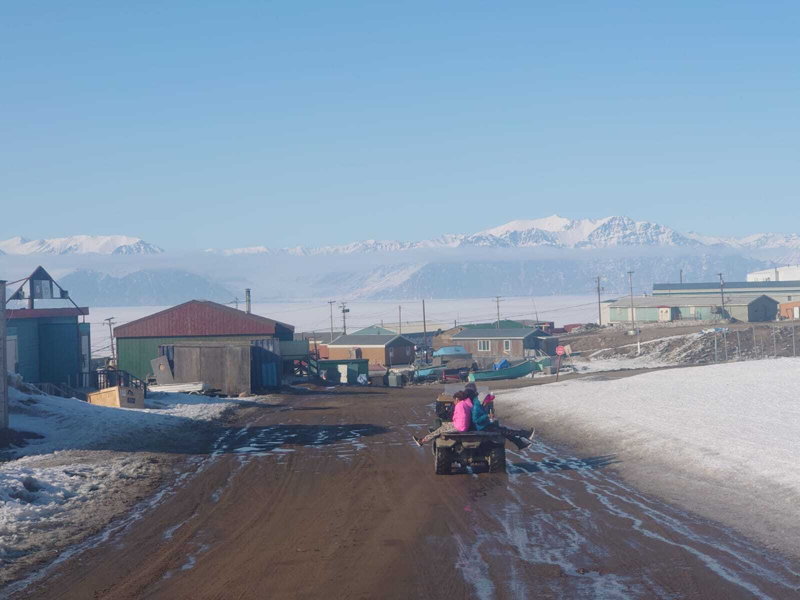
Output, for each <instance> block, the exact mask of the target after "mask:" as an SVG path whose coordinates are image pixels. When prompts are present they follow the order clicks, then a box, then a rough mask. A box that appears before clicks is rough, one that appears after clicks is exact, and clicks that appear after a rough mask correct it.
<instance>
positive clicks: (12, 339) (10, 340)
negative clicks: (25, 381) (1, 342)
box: [6, 335, 17, 373]
mask: <svg viewBox="0 0 800 600" xmlns="http://www.w3.org/2000/svg"><path fill="white" fill-rule="evenodd" d="M6 370H7V371H8V372H9V373H16V372H17V336H15V335H10V336H8V337H7V338H6Z"/></svg>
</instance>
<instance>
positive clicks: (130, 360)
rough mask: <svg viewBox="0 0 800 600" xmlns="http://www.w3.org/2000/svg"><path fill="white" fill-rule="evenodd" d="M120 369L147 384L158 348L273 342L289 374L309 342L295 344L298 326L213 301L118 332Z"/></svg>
mask: <svg viewBox="0 0 800 600" xmlns="http://www.w3.org/2000/svg"><path fill="white" fill-rule="evenodd" d="M114 337H115V338H116V344H117V367H118V368H119V369H121V370H123V371H127V372H128V373H131V374H132V375H135V376H136V377H138V378H139V379H142V380H145V379H146V378H147V377H148V375H151V374H152V373H153V369H152V366H151V364H150V361H151V360H153V359H154V358H157V357H158V356H159V350H158V349H159V346H169V345H176V344H177V345H179V344H183V343H191V344H195V345H197V344H203V343H208V344H216V345H219V344H225V343H231V344H242V343H247V342H255V341H257V340H263V339H270V338H275V339H278V340H280V341H281V347H282V352H281V356H282V358H283V359H284V362H285V363H287V364H285V365H284V368H285V370H291V367H292V365H291V364H288V363H291V362H293V361H295V360H299V359H300V358H301V356H302V357H303V358H306V359H307V358H308V342H307V341H305V340H303V341H300V342H293V340H292V338H293V337H294V327H293V326H292V325H287V324H286V323H281V322H280V321H275V320H274V319H268V318H266V317H261V316H258V315H254V314H252V313H248V312H245V311H242V310H237V309H235V308H231V307H230V306H224V305H222V304H217V303H216V302H210V301H207V300H190V301H189V302H185V303H183V304H179V305H178V306H173V307H172V308H168V309H166V310H162V311H161V312H158V313H155V314H152V315H149V316H146V317H142V318H141V319H137V320H136V321H131V322H130V323H126V324H124V325H120V326H118V327H116V328H114Z"/></svg>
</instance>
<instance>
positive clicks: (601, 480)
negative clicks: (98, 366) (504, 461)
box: [22, 388, 800, 600]
mask: <svg viewBox="0 0 800 600" xmlns="http://www.w3.org/2000/svg"><path fill="white" fill-rule="evenodd" d="M431 396H433V394H432V393H431V391H430V389H424V388H423V389H419V388H417V389H413V388H412V389H407V390H391V391H387V392H385V393H380V394H374V395H369V396H364V395H359V394H358V393H355V392H354V393H353V394H341V395H338V396H337V397H335V398H331V397H319V396H317V397H314V396H311V397H299V398H298V397H295V398H288V399H287V405H288V406H289V407H288V408H285V409H283V410H274V409H272V410H270V409H269V407H267V406H264V407H261V408H260V409H259V411H258V412H257V413H256V414H254V415H249V416H247V415H245V416H243V417H242V419H241V420H240V421H239V423H238V424H236V425H234V426H231V427H229V428H228V429H227V430H226V431H223V432H221V433H220V436H218V438H217V440H216V442H215V444H214V446H213V448H212V449H211V450H210V452H209V455H208V456H207V457H204V458H203V459H202V460H205V461H207V462H208V464H207V466H206V467H204V468H199V467H198V468H196V469H195V467H196V466H197V465H195V464H191V465H190V467H191V468H192V469H194V471H193V472H192V473H190V474H188V475H186V479H185V483H184V484H182V485H181V486H180V489H177V490H176V491H175V493H173V494H171V495H170V496H169V497H167V498H164V500H163V501H162V502H160V503H159V504H158V505H157V506H154V507H153V509H152V510H148V511H147V512H146V514H143V515H142V517H144V518H139V519H138V520H137V521H136V524H135V526H134V524H133V523H131V525H130V526H128V527H126V528H124V529H121V530H119V531H118V532H116V533H114V534H113V535H110V536H109V538H108V539H107V541H108V543H106V544H104V543H102V541H101V542H98V544H96V545H95V546H93V547H92V548H87V549H85V550H84V551H83V552H82V554H81V556H80V559H79V560H75V558H76V556H77V555H78V551H76V553H75V554H73V555H72V556H71V558H72V560H66V559H65V560H64V561H63V562H62V563H61V564H60V565H59V566H58V567H56V568H53V569H52V570H51V571H49V574H50V575H51V576H50V577H48V578H47V579H45V580H42V581H40V582H39V583H40V585H39V586H31V588H30V589H28V590H25V592H23V596H22V597H26V598H37V599H39V598H42V599H46V598H59V599H62V598H81V599H82V598H86V597H96V598H114V599H120V600H126V599H134V598H135V599H137V600H139V599H140V598H141V599H144V598H148V599H149V598H169V599H170V600H171V599H172V598H193V599H195V598H197V599H198V600H200V599H205V598H214V599H215V600H218V599H220V598H227V597H237V598H244V599H259V600H260V599H261V598H300V599H305V598H309V599H311V598H314V599H316V598H320V597H326V598H330V599H331V600H335V599H337V598H347V599H348V600H353V599H358V598H388V599H394V598H398V599H400V598H402V599H403V600H407V599H408V598H441V597H448V598H479V599H481V600H486V599H494V598H497V599H506V598H509V599H518V598H554V599H563V600H572V599H573V598H574V599H579V600H580V599H584V598H593V599H594V598H612V599H613V598H620V599H622V598H624V599H625V600H628V599H632V598H648V599H650V598H669V599H683V598H704V599H705V598H710V599H714V598H720V599H723V598H724V599H725V600H728V599H737V598H754V597H755V598H777V599H782V598H794V597H797V594H798V586H800V579H799V578H798V572H797V567H796V564H793V563H790V562H789V561H788V560H786V559H782V558H780V557H777V556H775V555H773V554H770V553H768V552H767V551H765V550H764V549H762V548H759V547H758V546H756V545H754V544H752V543H750V542H749V541H748V540H746V539H744V538H743V537H742V536H739V535H738V534H736V533H735V532H733V531H731V530H729V529H726V528H724V527H721V526H719V525H717V524H715V523H711V522H708V521H706V520H703V519H701V518H699V517H696V516H693V515H691V514H689V513H686V512H683V511H681V510H678V509H675V508H673V507H671V506H670V505H667V504H665V503H662V502H660V501H659V500H657V499H654V498H651V497H648V496H647V495H645V494H642V493H640V492H638V491H637V490H636V489H634V488H632V487H630V486H628V485H626V484H625V483H624V482H623V481H621V480H619V479H618V478H617V477H616V475H615V474H614V473H613V472H610V471H609V470H607V467H609V466H611V465H612V464H613V462H614V458H613V457H612V456H597V457H588V458H575V457H571V456H569V455H568V454H565V453H564V452H561V451H559V450H557V449H556V448H554V447H551V446H549V445H546V444H543V443H538V442H537V443H536V444H535V445H534V447H533V449H532V450H528V451H525V452H523V453H516V452H509V455H508V473H507V474H489V473H481V472H479V471H476V472H470V473H466V474H463V475H452V476H437V475H435V474H434V473H433V456H432V454H431V449H430V447H426V448H425V449H424V450H422V449H420V448H418V447H416V445H415V444H414V443H413V441H412V440H411V434H412V433H414V434H418V433H421V432H423V431H425V430H426V428H427V423H428V422H429V421H430V419H431V416H432V406H431V404H430V402H429V400H430V398H431ZM287 450H289V451H287ZM198 464H199V463H198ZM195 475H197V476H195ZM176 483H177V482H176ZM130 556H136V557H137V560H138V561H140V562H138V563H137V564H134V565H128V564H125V561H126V558H127V557H130Z"/></svg>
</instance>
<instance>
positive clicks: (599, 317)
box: [594, 275, 603, 327]
mask: <svg viewBox="0 0 800 600" xmlns="http://www.w3.org/2000/svg"><path fill="white" fill-rule="evenodd" d="M594 279H595V281H596V282H597V324H598V325H599V326H600V327H602V326H603V311H602V309H601V305H600V291H601V290H602V289H603V288H601V287H600V276H599V275H598V276H597V277H595V278H594Z"/></svg>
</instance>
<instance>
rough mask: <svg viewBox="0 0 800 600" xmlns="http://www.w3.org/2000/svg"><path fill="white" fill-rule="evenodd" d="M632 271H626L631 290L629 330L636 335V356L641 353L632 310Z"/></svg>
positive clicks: (640, 342) (640, 344) (639, 339)
mask: <svg viewBox="0 0 800 600" xmlns="http://www.w3.org/2000/svg"><path fill="white" fill-rule="evenodd" d="M633 273H634V272H633V271H628V283H629V284H630V288H631V330H632V331H633V332H634V333H635V334H636V355H637V356H638V355H639V354H641V353H642V341H641V338H640V337H639V332H638V331H636V316H635V315H636V313H635V312H634V308H633Z"/></svg>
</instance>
